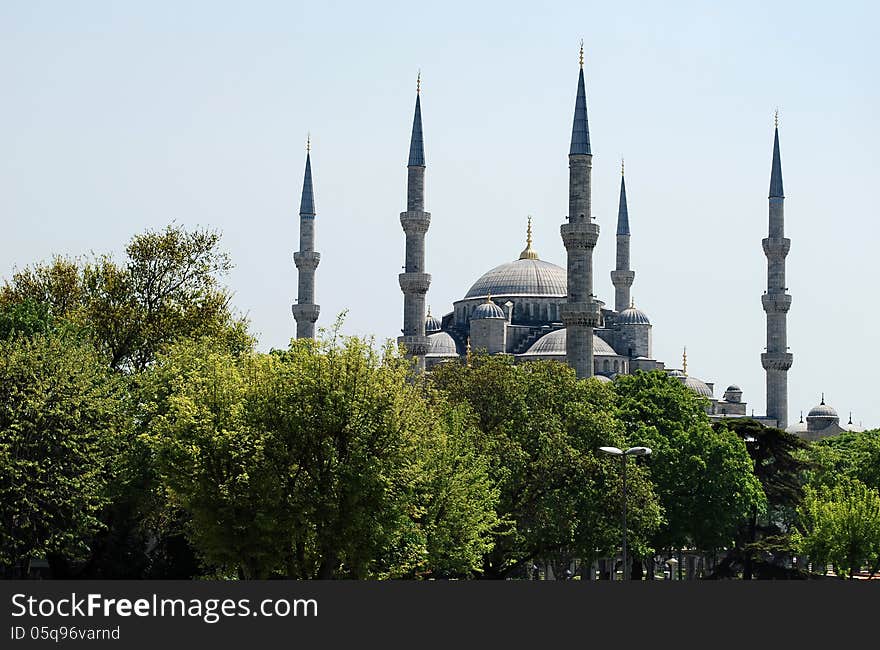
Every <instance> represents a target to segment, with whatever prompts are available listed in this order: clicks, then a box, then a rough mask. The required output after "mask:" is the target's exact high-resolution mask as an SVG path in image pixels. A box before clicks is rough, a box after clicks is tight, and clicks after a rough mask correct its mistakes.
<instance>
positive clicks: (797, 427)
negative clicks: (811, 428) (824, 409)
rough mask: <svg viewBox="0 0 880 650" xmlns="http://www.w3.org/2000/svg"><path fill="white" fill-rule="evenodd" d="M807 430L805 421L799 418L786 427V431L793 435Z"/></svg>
mask: <svg viewBox="0 0 880 650" xmlns="http://www.w3.org/2000/svg"><path fill="white" fill-rule="evenodd" d="M806 431H807V423H806V422H804V421H803V420H801V421H800V422H795V423H794V424H790V425H789V426H788V427H786V429H785V432H786V433H793V434H794V435H798V434H801V433H806Z"/></svg>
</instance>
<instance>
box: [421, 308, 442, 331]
mask: <svg viewBox="0 0 880 650" xmlns="http://www.w3.org/2000/svg"><path fill="white" fill-rule="evenodd" d="M441 327H442V325H441V323H440V319H439V318H437V317H436V316H432V315H431V312H430V311H428V317H427V318H426V319H425V333H426V334H430V333H431V332H439V331H440V328H441Z"/></svg>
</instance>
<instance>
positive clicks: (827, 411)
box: [807, 401, 839, 418]
mask: <svg viewBox="0 0 880 650" xmlns="http://www.w3.org/2000/svg"><path fill="white" fill-rule="evenodd" d="M807 417H808V418H839V416H838V415H837V411H835V410H834V409H833V408H831V407H830V406H828V405H827V404H826V403H825V402H824V401H823V402H822V403H821V404H819V405H817V406H814V407H813V408H811V409H810V412H809V413H807Z"/></svg>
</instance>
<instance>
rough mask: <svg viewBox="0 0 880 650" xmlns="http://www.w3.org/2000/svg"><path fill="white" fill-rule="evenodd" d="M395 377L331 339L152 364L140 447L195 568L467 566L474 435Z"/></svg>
mask: <svg viewBox="0 0 880 650" xmlns="http://www.w3.org/2000/svg"><path fill="white" fill-rule="evenodd" d="M408 372H409V364H408V363H407V362H406V361H405V360H404V359H401V358H400V357H398V356H397V354H396V351H395V350H394V349H392V348H390V347H389V348H386V349H384V350H383V351H381V352H378V351H376V350H375V349H374V348H373V347H372V346H371V345H370V343H369V342H367V341H362V340H359V339H356V338H349V339H345V340H344V341H343V342H342V343H341V344H340V343H339V342H338V340H337V336H336V335H335V334H334V335H333V336H332V337H331V338H329V339H326V340H324V341H323V342H321V343H316V342H314V341H311V340H301V341H295V342H293V343H292V345H291V348H290V349H289V350H287V351H275V352H273V353H272V354H270V355H258V354H250V355H242V356H241V357H239V358H235V357H233V356H232V355H231V354H229V353H228V352H224V351H217V350H216V349H214V348H213V347H212V346H210V345H205V344H203V345H201V346H197V347H186V346H178V347H176V348H174V349H173V350H172V351H171V353H169V354H168V355H165V356H163V357H161V362H160V364H159V365H158V366H157V368H156V369H155V373H154V377H153V382H152V386H153V397H152V399H151V402H150V407H149V409H150V411H151V413H150V421H151V426H150V432H149V435H148V442H149V444H150V445H151V447H152V448H153V449H154V450H155V453H156V462H157V464H158V467H159V468H160V474H161V477H162V480H163V483H164V485H165V486H166V489H167V492H168V495H169V498H170V499H171V501H172V502H173V503H174V504H176V505H179V506H180V507H181V508H183V509H184V510H186V512H188V513H189V515H190V516H191V517H192V520H191V523H190V525H189V527H188V534H189V535H190V538H191V540H192V542H193V544H194V545H195V546H196V547H197V548H198V550H199V552H200V553H201V554H202V556H203V557H204V559H205V560H206V561H207V562H208V563H209V564H212V565H217V566H220V567H226V568H227V569H231V570H238V571H239V572H240V573H241V575H242V576H244V577H249V578H250V577H267V576H270V575H274V574H280V575H285V576H287V577H294V578H315V577H318V578H335V577H351V578H367V577H406V576H414V575H417V574H422V573H425V572H433V573H440V574H450V573H456V574H458V573H467V572H469V571H471V570H472V569H474V568H476V562H477V560H479V559H480V558H481V556H482V553H483V552H485V551H486V550H487V549H488V547H489V544H490V540H489V539H488V531H489V530H491V528H492V527H493V526H494V524H495V519H494V510H493V506H494V498H495V494H494V492H493V491H492V488H491V486H490V484H489V481H488V476H487V473H486V469H485V467H484V464H483V463H482V461H481V459H480V458H479V457H478V455H477V454H476V453H475V449H474V443H475V440H476V436H475V435H474V433H473V431H472V430H470V429H469V428H468V427H467V425H466V422H465V420H464V419H463V416H462V415H461V413H459V412H455V411H451V410H449V409H445V406H444V405H443V404H442V403H436V404H432V403H431V400H429V399H426V395H425V393H424V387H423V386H420V385H419V384H417V383H413V382H411V381H409V378H408ZM427 397H430V394H429V395H427ZM435 401H436V400H435Z"/></svg>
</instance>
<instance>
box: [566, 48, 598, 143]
mask: <svg viewBox="0 0 880 650" xmlns="http://www.w3.org/2000/svg"><path fill="white" fill-rule="evenodd" d="M568 153H569V155H571V154H582V155H590V154H591V153H592V152H591V151H590V123H589V120H588V119H587V90H586V87H585V84H584V42H583V41H581V52H580V73H579V74H578V87H577V97H576V98H575V100H574V122H573V123H572V126H571V148H570V149H569V152H568Z"/></svg>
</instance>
